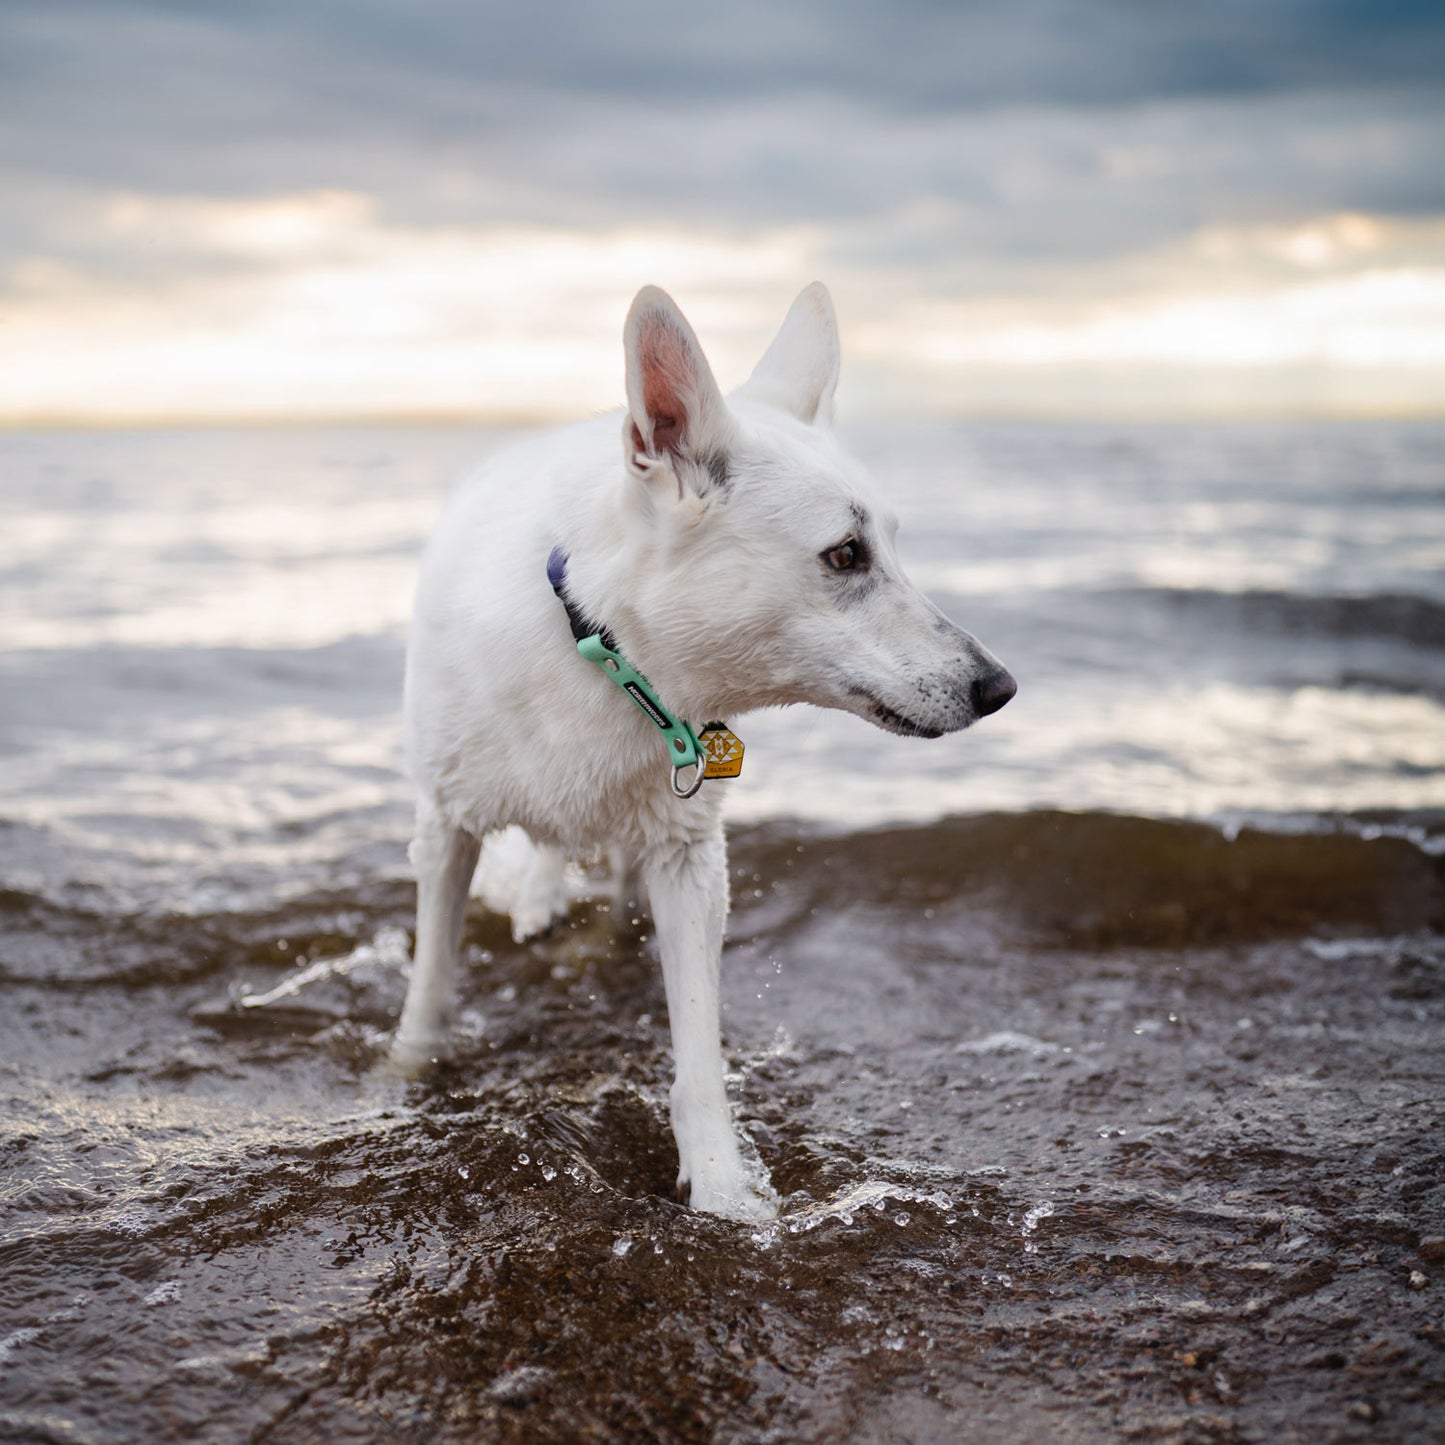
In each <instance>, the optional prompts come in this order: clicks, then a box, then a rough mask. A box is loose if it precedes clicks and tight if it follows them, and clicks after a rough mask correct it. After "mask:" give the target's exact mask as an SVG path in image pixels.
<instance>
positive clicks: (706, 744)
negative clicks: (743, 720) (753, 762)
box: [697, 722, 743, 778]
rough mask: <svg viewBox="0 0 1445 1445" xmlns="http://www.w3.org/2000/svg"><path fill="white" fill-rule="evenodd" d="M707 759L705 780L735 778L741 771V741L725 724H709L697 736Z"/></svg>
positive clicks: (704, 773)
mask: <svg viewBox="0 0 1445 1445" xmlns="http://www.w3.org/2000/svg"><path fill="white" fill-rule="evenodd" d="M697 740H698V743H699V744H700V745H701V747H702V753H703V756H704V757H705V758H706V759H707V768H706V770H705V771H704V772H703V777H705V778H735V777H737V775H738V774H739V773H740V772H742V770H743V740H742V739H741V738H740V737H739V736H738V735H737V734H736V733H735V732H733V730H732V729H731V728H730V727H728V725H727V724H726V723H720V722H711V723H709V724H708V725H707V726H706V727H705V728H704V729H703V730H702V731H701V732H700V733H699V734H698V735H697Z"/></svg>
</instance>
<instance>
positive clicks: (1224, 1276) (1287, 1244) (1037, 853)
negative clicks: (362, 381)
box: [0, 427, 1445, 1441]
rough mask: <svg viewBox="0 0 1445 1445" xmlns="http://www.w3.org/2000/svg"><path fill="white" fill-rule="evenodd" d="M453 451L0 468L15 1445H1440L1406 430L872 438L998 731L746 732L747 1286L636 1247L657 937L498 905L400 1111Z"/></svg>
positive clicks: (733, 1236) (1414, 501) (1410, 445)
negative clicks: (911, 737) (417, 793)
mask: <svg viewBox="0 0 1445 1445" xmlns="http://www.w3.org/2000/svg"><path fill="white" fill-rule="evenodd" d="M493 442H494V439H493V438H491V437H481V438H478V437H475V436H467V435H465V434H461V433H441V432H438V433H429V432H418V433H406V432H392V433H346V434H325V433H292V434H242V435H238V436H228V435H226V434H193V435H189V436H164V435H149V436H147V435H140V436H129V437H94V436H92V437H22V438H7V439H3V441H0V457H3V464H4V468H5V470H4V474H3V476H4V482H5V487H4V493H3V508H4V514H5V515H4V517H3V518H0V520H3V521H4V523H5V530H4V533H3V536H4V537H5V541H4V542H3V543H0V548H3V550H0V617H3V619H4V623H3V625H4V626H5V628H6V635H7V640H8V641H10V643H11V648H10V650H9V651H8V652H7V655H6V656H5V657H4V658H3V660H0V687H3V692H0V720H3V731H0V787H3V796H0V818H3V821H0V990H3V993H0V997H3V998H4V1002H5V1007H4V1009H3V1010H0V1081H3V1088H0V1280H3V1282H4V1289H3V1291H0V1436H3V1438H5V1439H7V1440H8V1439H15V1440H21V1441H29V1440H36V1441H41V1440H44V1441H50V1440H65V1441H70V1440H92V1439H94V1440H136V1441H150V1440H159V1439H176V1440H182V1439H183V1440H212V1439H214V1440H234V1439H255V1440H309V1439H328V1440H330V1439H358V1440H374V1439H393V1438H394V1439H401V1440H417V1441H424V1440H425V1441H430V1440H458V1441H463V1440H466V1441H471V1440H477V1439H498V1440H517V1441H532V1440H538V1439H559V1440H574V1439H601V1440H611V1439H615V1440H637V1439H667V1440H672V1439H677V1440H712V1439H718V1440H722V1439H726V1440H742V1441H804V1440H819V1441H823V1440H837V1439H850V1440H860V1441H871V1440H878V1441H883V1440H916V1441H925V1440H929V1441H955V1440H958V1439H962V1438H972V1439H978V1440H983V1441H1033V1440H1036V1439H1050V1440H1053V1439H1059V1440H1080V1441H1095V1440H1098V1441H1104V1440H1115V1439H1120V1438H1125V1439H1127V1438H1140V1439H1151V1440H1153V1439H1179V1440H1186V1441H1194V1440H1199V1441H1205V1440H1251V1441H1252V1440H1261V1441H1263V1440H1269V1441H1274V1440H1299V1441H1318V1440H1352V1439H1356V1438H1358V1439H1361V1440H1365V1439H1371V1440H1406V1441H1415V1440H1419V1441H1425V1440H1434V1439H1437V1438H1439V1434H1440V1429H1441V1421H1442V1419H1445V1305H1442V1298H1445V1296H1442V1290H1445V1128H1442V1123H1441V1113H1442V1105H1445V1049H1442V1042H1445V876H1442V855H1445V847H1442V842H1445V781H1442V776H1445V774H1442V768H1441V765H1442V761H1445V728H1442V726H1441V724H1442V721H1445V718H1442V699H1445V637H1442V628H1441V619H1442V617H1445V596H1442V590H1441V582H1440V575H1441V574H1440V571H1439V570H1438V567H1439V562H1440V560H1441V559H1442V557H1445V541H1442V536H1445V529H1442V525H1441V521H1440V518H1441V514H1442V509H1441V508H1440V506H1439V503H1440V501H1441V500H1442V498H1445V468H1442V459H1445V431H1442V429H1439V428H1434V429H1431V428H1408V427H1407V428H1397V429H1390V428H1340V429H1333V428H1324V429H1320V430H1318V431H1309V430H1294V429H1269V428H1241V429H1237V430H1235V431H1225V432H1221V433H1219V434H1214V433H1205V432H1199V431H1194V430H1185V429H1169V428H1144V429H1136V430H1129V429H1115V430H1113V431H1110V430H1107V429H1102V428H1100V429H1087V428H1084V429H1079V428H1053V429H1049V428H1043V429H1025V428H984V429H973V430H957V429H914V430H909V431H901V432H890V433H882V432H880V433H870V434H865V435H864V436H862V437H861V439H860V445H861V446H864V447H865V448H871V451H870V453H869V454H870V455H872V456H873V457H874V459H875V462H876V464H877V467H878V470H879V471H880V473H887V474H890V475H892V476H893V477H894V479H895V481H896V483H897V486H896V487H895V490H896V491H901V492H902V493H903V494H904V495H903V510H904V513H905V517H906V519H907V520H908V522H910V523H911V524H912V525H911V530H912V531H913V533H914V540H913V542H912V544H911V551H910V552H909V555H910V556H911V560H912V563H913V566H914V568H915V571H916V572H917V573H918V574H919V575H920V577H921V578H922V580H924V581H925V582H926V583H927V585H929V587H930V589H931V590H933V591H934V592H935V594H936V595H938V596H939V597H940V600H941V601H942V602H943V603H944V605H945V606H947V607H948V609H949V610H950V612H952V613H953V614H954V615H955V616H957V617H958V618H959V619H960V620H961V621H963V622H964V623H965V624H966V625H969V626H971V627H973V628H974V629H975V630H976V631H978V632H979V633H980V635H981V636H983V638H984V639H985V640H986V641H987V642H988V643H989V645H990V646H991V647H993V648H994V649H995V650H996V651H998V652H999V653H1000V655H1001V656H1003V657H1004V658H1005V660H1006V661H1007V662H1008V663H1009V665H1010V666H1011V667H1012V668H1013V669H1014V671H1015V672H1016V673H1018V675H1019V676H1020V678H1021V683H1022V690H1021V693H1020V696H1019V698H1018V699H1017V701H1016V702H1015V703H1014V704H1011V705H1010V707H1009V709H1007V710H1006V711H1005V712H1004V713H1002V714H1000V715H999V717H998V718H996V719H990V720H989V722H988V723H987V724H986V725H985V726H984V727H983V728H980V729H979V730H978V731H977V733H976V734H970V735H966V736H965V737H963V738H960V739H953V740H948V741H946V742H944V743H940V744H937V745H928V744H916V743H915V744H911V745H910V744H907V743H899V742H897V740H891V739H888V738H885V737H882V736H881V735H880V734H877V733H875V732H873V731H872V730H870V729H867V728H865V727H863V726H862V725H861V724H854V723H853V722H852V721H851V720H846V719H833V718H827V717H821V716H816V715H807V714H780V715H775V716H772V717H767V718H761V719H756V720H752V722H751V723H750V725H749V726H748V728H747V729H745V730H744V735H745V737H746V738H747V741H748V745H749V752H748V761H747V765H746V767H745V773H744V777H743V779H742V780H740V781H739V783H738V784H736V785H732V784H730V785H729V786H735V787H737V789H738V791H737V793H735V794H734V795H732V802H731V804H730V806H731V807H732V810H733V813H734V817H735V820H736V821H735V823H734V827H733V834H732V836H733V843H732V860H733V870H734V877H733V894H734V914H733V919H732V925H731V941H730V944H729V951H728V955H727V959H726V972H725V986H726V1014H725V1033H726V1036H727V1041H728V1045H729V1048H730V1051H731V1052H730V1057H731V1060H732V1063H733V1067H734V1073H735V1079H734V1090H735V1096H736V1098H737V1099H738V1101H739V1112H740V1117H741V1119H742V1122H743V1124H744V1126H745V1128H746V1129H747V1131H748V1133H749V1134H750V1136H751V1137H752V1139H753V1141H754V1143H755V1146H756V1148H757V1150H758V1151H759V1153H760V1154H761V1156H762V1158H763V1159H764V1160H765V1161H766V1163H767V1164H768V1166H769V1168H770V1169H771V1171H772V1173H773V1177H774V1180H775V1182H776V1183H777V1185H778V1187H779V1190H780V1192H781V1193H782V1194H783V1195H784V1197H785V1207H784V1212H783V1216H782V1218H781V1219H780V1220H779V1221H778V1222H777V1223H776V1224H773V1225H766V1226H761V1227H759V1226H752V1227H740V1226H736V1225H731V1224H727V1223H724V1222H720V1221H716V1220H711V1219H706V1218H702V1217H699V1216H696V1215H693V1214H691V1213H689V1212H687V1211H685V1210H682V1209H679V1208H678V1207H677V1206H676V1205H674V1204H672V1203H671V1202H670V1201H669V1197H668V1196H669V1194H670V1186H671V1181H672V1178H673V1175H674V1173H675V1167H676V1166H675V1157H674V1154H673V1150H672V1143H671V1139H670V1135H669V1132H668V1128H667V1122H666V1113H665V1102H666V1087H667V1081H668V1058H667V1047H666V1013H665V1002H664V999H663V992H662V985H661V980H660V976H659V972H658V969H657V966H656V962H655V958H654V957H653V954H652V944H651V941H650V939H649V938H648V936H647V935H648V923H647V919H646V915H645V913H644V912H643V911H642V910H641V909H638V910H636V911H635V912H634V911H633V910H628V911H627V913H626V915H625V916H623V917H620V918H614V917H612V916H611V915H610V914H609V912H608V911H607V907H606V905H604V904H602V903H600V902H589V901H585V900H583V899H579V902H578V903H577V905H576V907H575V908H574V910H573V913H572V916H571V917H570V919H569V921H568V923H567V924H566V925H565V926H564V927H563V928H562V929H560V930H559V931H558V932H557V933H555V934H554V935H553V936H552V937H550V938H549V939H546V940H544V941H542V942H540V943H538V944H535V945H532V946H531V947H527V948H519V947H517V946H515V945H514V944H512V942H511V941H510V938H509V935H508V933H507V931H506V928H505V926H504V924H503V923H502V922H501V921H500V920H498V919H495V918H493V917H491V916H489V915H487V914H485V913H484V912H482V911H480V909H477V910H475V911H474V912H473V915H472V917H471V919H470V922H469V928H468V948H469V950H470V953H471V957H472V962H473V967H472V968H471V969H470V970H469V973H468V984H467V994H466V999H465V1009H464V1019H463V1030H462V1040H461V1048H460V1050H459V1054H458V1058H457V1060H456V1061H455V1063H454V1064H453V1065H452V1066H450V1067H449V1068H448V1069H447V1070H446V1071H444V1072H443V1073H441V1074H439V1075H438V1076H436V1077H435V1078H432V1079H430V1080H427V1081H424V1082H421V1083H406V1082H403V1081H398V1080H396V1079H394V1078H392V1077H390V1076H389V1075H388V1073H387V1071H386V1070H385V1068H384V1067H380V1063H381V1058H382V1052H383V1050H384V1046H385V1042H386V1030H387V1029H388V1028H389V1027H390V1026H391V1024H392V1022H393V1021H394V1018H395V1014H396V1010H397V1008H398V1007H399V1004H400V1000H401V996H402V993H403V992H404V987H405V977H404V975H405V967H406V955H407V950H408V947H409V940H408V937H407V935H406V932H405V930H406V929H407V928H409V927H410V924H411V898H410V890H409V886H408V884H407V881H406V869H405V861H404V854H403V845H404V842H405V836H406V789H405V786H404V784H402V783H401V781H400V779H399V777H398V775H397V771H396V682H397V676H398V673H399V663H400V642H399V634H398V630H397V629H398V627H399V625H400V622H401V621H402V619H403V618H404V616H405V612H406V605H407V604H406V592H407V588H408V585H409V578H410V575H411V567H412V565H413V558H414V552H415V547H416V544H417V542H418V540H419V538H420V536H421V535H422V534H423V533H424V531H425V528H426V526H427V525H428V524H429V519H430V517H431V515H432V514H433V513H434V509H435V503H436V498H437V495H438V494H439V491H440V488H441V486H442V485H443V483H444V481H445V480H446V479H447V477H448V476H449V475H450V474H451V473H452V472H453V471H454V469H455V468H456V467H458V466H460V465H461V464H462V462H463V460H464V458H465V457H466V456H468V455H470V454H474V453H475V452H476V451H477V450H478V449H482V448H485V446H487V445H491V444H493ZM964 480H966V481H968V482H969V484H970V485H973V486H976V487H977V488H978V490H977V492H972V491H965V490H964V489H963V481H964ZM906 538H907V532H905V540H906ZM961 555H967V557H968V563H969V565H968V566H967V567H965V568H961V567H960V566H959V565H958V563H957V561H956V560H955V559H956V558H957V557H959V556H961ZM1010 579H1011V580H1010ZM1059 803H1066V804H1068V805H1069V807H1070V808H1071V809H1072V811H1069V812H1061V811H1058V810H1057V806H1056V805H1058V804H1059ZM1099 807H1107V808H1108V809H1109V810H1110V811H1109V812H1100V811H1091V810H1092V809H1097V808H1099ZM588 886H589V885H588V880H587V879H585V878H582V877H580V876H579V878H578V879H577V891H578V892H579V894H585V893H586V892H587V891H588ZM634 920H635V921H634Z"/></svg>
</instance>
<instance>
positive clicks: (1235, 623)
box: [1104, 587, 1445, 650]
mask: <svg viewBox="0 0 1445 1445" xmlns="http://www.w3.org/2000/svg"><path fill="white" fill-rule="evenodd" d="M1104 595H1106V596H1110V597H1115V598H1118V599H1119V600H1120V601H1129V602H1133V603H1136V604H1137V603H1143V604H1145V605H1150V606H1154V607H1160V608H1164V609H1166V610H1168V611H1169V612H1171V613H1173V614H1175V615H1177V616H1180V617H1184V618H1187V619H1188V620H1190V621H1192V622H1196V623H1203V624H1207V625H1209V626H1212V627H1221V626H1222V627H1228V628H1230V629H1231V630H1234V631H1239V632H1248V633H1257V632H1268V633H1272V634H1287V635H1308V636H1319V637H1330V638H1373V639H1377V640H1385V641H1393V642H1404V643H1408V644H1409V645H1410V646H1412V647H1420V648H1427V649H1430V650H1445V600H1442V599H1440V598H1434V597H1426V596H1423V595H1421V594H1418V593H1409V592H1375V593H1368V594H1351V593H1307V592H1282V591H1272V590H1268V589H1256V588H1251V589H1247V590H1245V591H1240V592H1230V591H1215V590H1212V589H1209V588H1189V587H1145V588H1137V589H1127V590H1119V591H1114V592H1109V593H1106V594H1104Z"/></svg>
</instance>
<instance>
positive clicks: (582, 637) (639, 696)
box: [547, 547, 706, 798]
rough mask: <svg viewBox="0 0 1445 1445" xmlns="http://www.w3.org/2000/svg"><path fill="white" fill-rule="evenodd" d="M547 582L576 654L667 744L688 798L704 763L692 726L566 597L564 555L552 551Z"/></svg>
mask: <svg viewBox="0 0 1445 1445" xmlns="http://www.w3.org/2000/svg"><path fill="white" fill-rule="evenodd" d="M547 580H548V581H549V582H550V583H551V584H552V590H553V591H554V592H555V593H556V594H557V597H558V599H559V601H560V602H561V603H562V606H563V607H565V608H566V609H567V621H568V623H569V624H570V625H571V628H572V636H573V637H574V638H576V640H577V651H578V652H579V653H581V654H582V656H583V657H585V658H586V659H587V661H588V662H593V663H596V664H597V666H598V667H600V668H601V669H602V673H603V676H604V677H608V678H610V679H611V680H612V681H613V682H615V683H616V684H617V686H618V687H620V688H621V689H622V691H623V692H625V693H626V694H627V695H628V697H630V698H631V699H632V701H633V702H634V703H636V705H637V708H638V710H639V711H640V712H642V713H644V714H645V715H646V716H647V718H648V719H649V721H651V722H652V723H653V724H654V726H656V728H657V730H658V731H659V732H660V733H661V734H662V735H663V737H664V738H665V739H666V741H667V752H668V760H669V761H670V762H671V763H672V791H673V792H674V793H676V794H677V795H678V797H680V798H690V797H692V795H693V794H694V793H695V792H697V790H698V788H700V787H701V786H702V778H703V770H704V766H705V763H706V759H705V758H704V756H703V752H702V746H701V744H700V743H699V742H698V740H697V734H696V733H695V732H694V731H693V730H692V724H691V723H689V722H687V721H685V720H684V719H682V718H675V717H673V715H672V714H671V713H670V712H668V710H667V709H666V708H665V707H663V705H662V701H661V699H660V698H659V697H658V696H657V693H656V691H655V690H654V689H653V686H652V684H651V683H650V682H648V680H647V679H646V678H645V677H644V676H643V675H642V674H641V673H640V672H638V670H637V669H636V668H635V667H633V665H632V664H631V663H630V662H628V660H627V659H626V658H625V657H623V655H622V653H621V652H620V651H618V647H617V639H616V638H615V637H614V636H613V635H612V633H611V632H610V631H609V630H608V629H607V628H605V627H599V626H598V625H597V624H596V623H594V622H593V621H591V619H590V618H588V616H587V615H586V613H584V612H583V611H582V609H581V608H580V607H578V606H577V604H576V603H575V602H573V601H572V599H571V598H569V597H568V596H567V553H566V552H565V551H564V550H563V549H562V548H561V547H553V548H552V551H551V554H550V555H549V556H548V558H547ZM683 768H694V769H696V775H695V777H694V779H693V781H692V782H691V783H690V784H688V785H687V787H686V788H684V787H681V786H680V785H679V783H678V776H677V775H678V773H679V771H680V770H681V769H683Z"/></svg>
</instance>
